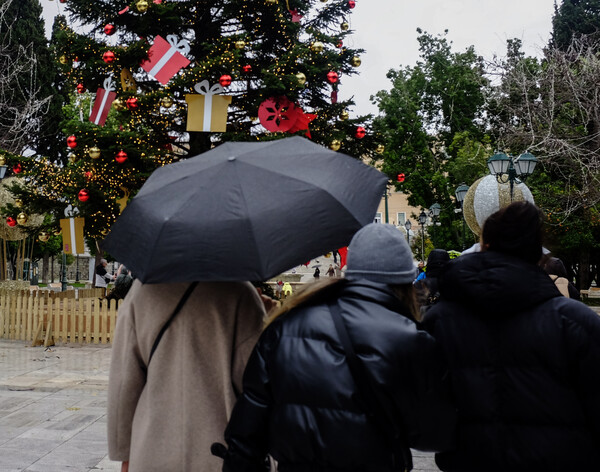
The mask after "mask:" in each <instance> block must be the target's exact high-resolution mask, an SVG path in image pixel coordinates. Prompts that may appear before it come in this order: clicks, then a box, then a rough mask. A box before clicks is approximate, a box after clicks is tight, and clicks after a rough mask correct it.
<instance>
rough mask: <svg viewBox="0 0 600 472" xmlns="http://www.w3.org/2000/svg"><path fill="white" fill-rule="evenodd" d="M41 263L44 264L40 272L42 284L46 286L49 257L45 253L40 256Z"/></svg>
mask: <svg viewBox="0 0 600 472" xmlns="http://www.w3.org/2000/svg"><path fill="white" fill-rule="evenodd" d="M42 261H43V264H44V268H43V270H42V283H43V284H47V283H48V269H50V256H49V255H48V253H47V252H44V255H43V256H42Z"/></svg>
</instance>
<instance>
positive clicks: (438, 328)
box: [424, 202, 600, 472]
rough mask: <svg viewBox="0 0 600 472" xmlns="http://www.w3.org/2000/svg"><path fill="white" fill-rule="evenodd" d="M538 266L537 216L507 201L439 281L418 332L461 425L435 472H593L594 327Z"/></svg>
mask: <svg viewBox="0 0 600 472" xmlns="http://www.w3.org/2000/svg"><path fill="white" fill-rule="evenodd" d="M541 257H542V213H541V211H540V210H539V209H538V208H537V207H536V206H535V205H533V204H532V203H529V202H515V203H512V204H510V205H509V206H507V207H505V208H503V209H501V210H499V211H498V212H496V213H494V214H492V215H491V216H489V217H488V218H487V220H486V221H485V223H484V226H483V230H482V236H481V252H475V253H472V254H467V255H462V256H461V257H459V258H457V259H454V260H452V261H451V262H449V263H448V266H447V267H446V270H445V272H444V274H443V276H442V278H441V280H440V292H441V294H442V297H441V299H440V301H439V302H438V303H437V304H435V305H434V306H433V307H431V308H430V309H429V310H428V311H427V313H426V315H425V319H424V323H425V326H426V328H427V329H428V330H429V331H430V332H431V334H433V336H434V337H435V338H436V340H437V341H438V342H439V344H440V349H441V351H442V354H443V356H444V358H445V359H447V361H448V363H449V371H450V381H451V384H452V389H453V394H454V398H455V399H456V402H457V407H458V415H459V423H458V434H457V438H458V444H457V447H456V449H455V450H453V451H450V452H443V453H440V454H438V455H437V456H436V463H437V465H438V467H439V468H440V469H441V470H443V471H486V472H506V471H512V472H515V471H523V472H525V471H534V472H538V471H539V472H541V471H565V470H572V471H584V470H586V471H587V470H589V471H592V470H600V447H599V445H600V401H598V399H599V398H600V369H599V368H598V366H600V317H599V316H598V315H597V314H596V313H594V312H593V311H592V310H590V309H589V308H588V307H587V306H585V305H584V304H583V303H581V302H578V301H575V300H571V299H569V298H565V297H563V296H561V294H560V292H559V291H558V289H557V288H556V286H555V285H554V283H553V282H552V280H551V279H550V278H549V277H548V275H547V274H546V273H545V272H544V271H543V270H542V268H541V267H539V265H538V263H539V261H540V258H541Z"/></svg>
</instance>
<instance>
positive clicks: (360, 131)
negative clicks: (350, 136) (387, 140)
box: [354, 126, 367, 139]
mask: <svg viewBox="0 0 600 472" xmlns="http://www.w3.org/2000/svg"><path fill="white" fill-rule="evenodd" d="M365 134H367V130H365V129H364V128H363V127H362V126H359V127H358V128H356V132H355V133H354V136H356V137H357V138H358V139H362V138H364V137H365Z"/></svg>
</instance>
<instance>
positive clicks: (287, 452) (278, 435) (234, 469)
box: [213, 224, 455, 472]
mask: <svg viewBox="0 0 600 472" xmlns="http://www.w3.org/2000/svg"><path fill="white" fill-rule="evenodd" d="M390 254H394V257H390V256H389V255H390ZM413 277H414V267H413V260H412V254H411V253H410V249H409V247H408V244H407V243H406V241H405V239H404V237H403V236H402V235H401V233H400V232H399V231H398V230H397V229H396V228H395V227H394V226H392V225H385V224H370V225H367V226H365V227H364V228H362V229H361V230H359V231H358V232H357V233H356V234H355V236H354V238H353V239H352V241H351V243H350V246H349V251H348V261H347V270H346V278H345V279H330V278H327V279H326V280H323V281H320V282H316V283H314V284H310V285H309V286H308V287H307V288H306V289H305V290H304V291H303V292H301V293H299V294H298V295H297V296H296V297H295V298H292V299H291V300H290V301H289V302H288V303H287V304H284V306H282V307H281V309H280V310H278V311H276V312H275V313H274V314H273V315H272V317H271V318H270V321H271V322H270V324H269V325H268V326H267V328H266V329H265V331H264V332H263V334H262V335H261V338H260V340H259V342H258V344H257V346H256V348H255V349H254V352H253V353H252V355H251V357H250V360H249V361H248V366H247V368H246V371H245V373H244V392H243V395H242V397H241V398H240V399H239V400H238V402H237V403H236V406H235V408H234V410H233V413H232V416H231V420H230V422H229V424H228V426H227V430H226V432H225V439H226V441H227V444H228V446H229V449H228V450H227V449H225V447H224V446H222V445H215V447H214V449H213V450H214V452H215V453H218V454H219V455H220V456H222V457H224V459H225V462H224V467H223V470H224V471H231V472H239V471H253V472H254V471H263V470H267V469H265V466H264V463H265V459H266V457H267V454H270V455H272V456H273V458H274V459H275V460H276V461H277V462H278V466H279V470H281V471H282V472H283V471H294V472H313V471H322V472H334V471H335V472H350V471H354V472H358V471H361V472H367V471H372V472H394V471H405V470H411V468H412V458H411V452H410V449H409V448H410V447H413V448H417V449H418V448H423V449H427V450H443V449H445V448H447V447H450V446H451V443H452V434H453V426H454V419H455V412H454V408H453V407H451V406H450V405H449V402H448V401H447V398H446V395H445V390H444V388H443V384H442V369H441V365H440V362H439V361H438V359H437V358H436V353H437V351H436V346H435V342H434V340H433V338H432V337H431V336H429V335H428V334H427V333H426V332H424V331H422V330H421V329H420V328H419V326H418V324H417V322H416V319H415V317H418V309H417V305H416V301H415V299H414V293H413V285H412V281H413ZM361 366H362V369H361V368H360V367H361ZM355 367H357V369H356V370H355V369H354V368H355ZM394 438H395V439H394Z"/></svg>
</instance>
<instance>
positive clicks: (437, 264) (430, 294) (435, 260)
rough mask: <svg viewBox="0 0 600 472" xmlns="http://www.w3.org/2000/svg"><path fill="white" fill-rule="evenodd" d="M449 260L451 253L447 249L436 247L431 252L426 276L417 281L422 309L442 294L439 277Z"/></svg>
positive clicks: (418, 296)
mask: <svg viewBox="0 0 600 472" xmlns="http://www.w3.org/2000/svg"><path fill="white" fill-rule="evenodd" d="M449 261H450V255H449V254H448V251H446V250H445V249H434V250H433V251H431V252H430V253H429V256H428V257H427V266H426V267H427V270H426V271H425V277H424V278H423V279H421V280H417V281H415V290H416V293H417V301H418V302H419V305H420V306H421V307H422V311H423V309H427V308H429V307H430V306H432V305H434V304H435V303H436V302H437V301H438V299H439V296H440V293H439V277H440V276H441V275H442V272H443V270H444V267H445V266H446V264H447V263H448V262H449Z"/></svg>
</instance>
